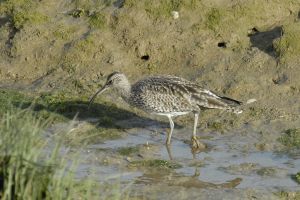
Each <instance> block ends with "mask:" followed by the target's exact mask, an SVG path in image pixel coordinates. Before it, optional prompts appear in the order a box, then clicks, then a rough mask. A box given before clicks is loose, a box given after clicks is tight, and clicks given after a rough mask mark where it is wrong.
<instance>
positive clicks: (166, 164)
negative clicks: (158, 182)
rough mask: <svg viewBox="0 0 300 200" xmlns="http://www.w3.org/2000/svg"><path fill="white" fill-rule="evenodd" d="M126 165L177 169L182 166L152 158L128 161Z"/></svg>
mask: <svg viewBox="0 0 300 200" xmlns="http://www.w3.org/2000/svg"><path fill="white" fill-rule="evenodd" d="M128 167H146V168H160V169H178V168H181V167H182V166H181V165H180V164H178V163H174V162H170V161H166V160H160V159H154V160H136V161H132V162H130V163H129V165H128Z"/></svg>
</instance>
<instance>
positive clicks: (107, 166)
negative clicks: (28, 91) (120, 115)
mask: <svg viewBox="0 0 300 200" xmlns="http://www.w3.org/2000/svg"><path fill="white" fill-rule="evenodd" d="M78 123H80V122H78ZM58 127H59V128H60V129H61V128H62V125H61V124H60V125H58ZM66 127H67V125H66ZM50 130H51V132H53V131H54V130H55V128H54V129H53V128H51V129H50ZM164 131H165V130H164V129H162V128H155V127H150V128H149V127H148V129H145V128H139V129H128V130H126V135H127V136H126V137H124V138H120V139H116V140H108V141H105V142H103V143H96V144H91V145H88V146H86V147H84V148H81V149H80V151H81V152H80V155H79V158H80V161H81V164H80V165H79V167H78V169H77V171H76V177H77V178H78V179H85V178H87V177H93V178H94V179H95V180H96V181H98V182H113V181H114V180H117V181H118V182H120V183H121V184H128V183H129V182H131V183H132V182H133V183H134V184H136V185H144V186H146V185H149V184H150V185H152V184H158V183H159V184H163V185H165V186H168V187H173V186H176V187H178V186H179V187H184V188H225V189H226V188H235V189H259V190H260V189H263V190H272V191H274V190H275V191H280V190H284V189H287V190H294V191H296V190H300V188H299V185H298V184H297V183H296V182H295V181H294V180H292V178H291V175H292V174H296V173H297V172H299V170H300V151H298V152H293V154H289V153H284V152H272V151H259V150H257V149H256V148H255V143H256V142H257V139H254V138H253V137H251V136H245V135H239V134H226V135H217V134H199V136H200V137H201V138H207V139H202V142H204V143H205V144H207V145H208V150H206V151H204V152H200V153H197V154H193V153H192V152H191V149H190V147H189V145H188V144H186V143H185V142H184V141H185V140H186V139H188V138H189V137H190V135H189V134H185V133H187V132H191V130H186V129H178V130H176V131H175V133H174V137H173V138H172V144H171V148H170V149H167V148H166V146H165V145H164V141H165V137H166V136H165V134H164ZM183 133H184V134H183ZM137 146H142V147H147V146H154V147H156V148H154V149H153V148H149V150H147V148H144V149H143V150H144V151H148V152H147V153H148V154H147V157H144V154H143V153H141V152H135V153H134V154H133V155H130V156H127V157H126V156H122V155H120V154H119V153H118V149H120V148H124V147H137ZM78 150H79V149H73V151H78ZM134 159H140V160H142V159H160V160H166V161H170V159H172V160H171V161H172V162H176V163H178V164H180V165H181V167H180V168H177V169H172V170H160V169H152V168H151V167H150V168H136V169H131V168H129V167H128V164H129V163H130V162H131V160H134ZM106 160H108V161H106Z"/></svg>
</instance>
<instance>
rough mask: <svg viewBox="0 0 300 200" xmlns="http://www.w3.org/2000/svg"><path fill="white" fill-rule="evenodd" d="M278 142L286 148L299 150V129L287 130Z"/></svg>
mask: <svg viewBox="0 0 300 200" xmlns="http://www.w3.org/2000/svg"><path fill="white" fill-rule="evenodd" d="M278 141H279V142H280V143H282V144H283V145H284V146H286V147H288V148H297V149H299V148H300V128H294V129H287V130H286V131H284V135H282V136H281V137H280V138H278Z"/></svg>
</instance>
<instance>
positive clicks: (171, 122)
mask: <svg viewBox="0 0 300 200" xmlns="http://www.w3.org/2000/svg"><path fill="white" fill-rule="evenodd" d="M168 118H169V121H170V129H171V130H170V132H168V133H167V134H168V137H167V140H166V145H170V144H171V137H172V133H173V129H174V122H173V120H172V118H171V116H170V115H168Z"/></svg>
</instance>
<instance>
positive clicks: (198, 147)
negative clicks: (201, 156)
mask: <svg viewBox="0 0 300 200" xmlns="http://www.w3.org/2000/svg"><path fill="white" fill-rule="evenodd" d="M191 147H192V151H193V152H200V151H202V150H204V149H205V148H206V145H205V144H203V143H201V142H200V141H199V140H198V139H197V137H196V136H192V139H191Z"/></svg>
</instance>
